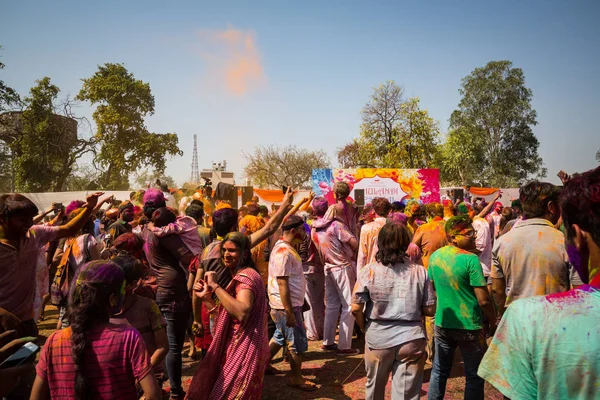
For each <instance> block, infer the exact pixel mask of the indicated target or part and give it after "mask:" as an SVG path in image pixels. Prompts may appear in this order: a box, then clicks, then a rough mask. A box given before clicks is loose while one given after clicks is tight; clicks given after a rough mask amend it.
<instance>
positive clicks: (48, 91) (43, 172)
mask: <svg viewBox="0 0 600 400" xmlns="http://www.w3.org/2000/svg"><path fill="white" fill-rule="evenodd" d="M59 92H60V90H59V88H58V87H57V86H56V85H53V84H52V83H51V81H50V78H48V77H45V78H43V79H40V80H38V81H36V85H35V86H33V87H32V88H31V89H30V91H29V96H27V97H25V98H24V99H23V101H22V106H23V111H22V112H13V113H6V114H4V115H2V117H1V118H0V120H1V121H2V122H3V130H2V132H3V135H2V138H3V140H4V142H5V143H6V146H4V147H5V149H7V150H8V151H5V153H6V154H10V160H8V159H7V158H6V157H2V158H3V159H5V162H9V163H10V170H11V171H12V174H11V180H12V187H13V188H14V189H16V190H18V191H21V192H47V191H61V190H62V189H63V187H64V183H65V180H66V179H67V177H68V176H69V175H70V174H71V172H72V170H73V167H74V166H75V163H76V161H77V159H78V158H79V157H81V156H82V155H83V154H84V153H86V152H89V151H92V150H93V144H94V143H93V141H91V140H85V139H82V138H80V137H79V136H78V134H77V129H78V121H77V120H76V119H74V118H72V113H71V111H70V110H71V103H70V101H69V100H68V99H67V100H65V101H64V102H61V103H59V102H58V101H57V98H58V94H59ZM59 113H61V114H64V115H61V114H59Z"/></svg>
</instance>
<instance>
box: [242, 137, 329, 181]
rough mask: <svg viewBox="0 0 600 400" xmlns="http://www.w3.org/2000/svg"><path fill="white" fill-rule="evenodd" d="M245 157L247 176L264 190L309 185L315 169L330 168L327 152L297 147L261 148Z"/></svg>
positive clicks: (273, 146)
mask: <svg viewBox="0 0 600 400" xmlns="http://www.w3.org/2000/svg"><path fill="white" fill-rule="evenodd" d="M244 157H245V158H246V166H245V167H244V172H245V174H246V177H247V178H248V179H250V180H251V181H252V184H253V185H254V186H259V187H264V188H281V187H282V186H289V187H302V186H308V185H309V182H310V180H311V178H312V170H313V168H329V159H328V157H327V154H325V152H324V151H322V150H319V151H309V150H306V149H302V148H298V147H297V146H285V147H280V146H276V145H271V146H259V147H257V148H255V149H254V152H253V153H251V154H244Z"/></svg>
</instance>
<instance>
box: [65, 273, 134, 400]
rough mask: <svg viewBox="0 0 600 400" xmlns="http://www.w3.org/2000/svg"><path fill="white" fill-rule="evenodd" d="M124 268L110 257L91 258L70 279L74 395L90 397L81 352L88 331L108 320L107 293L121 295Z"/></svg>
mask: <svg viewBox="0 0 600 400" xmlns="http://www.w3.org/2000/svg"><path fill="white" fill-rule="evenodd" d="M123 282H124V277H123V271H121V268H120V267H119V266H118V265H117V264H115V263H113V262H111V261H92V262H89V263H87V264H85V265H84V266H83V267H81V268H80V269H79V271H78V273H77V275H76V276H75V278H74V280H73V285H72V287H71V294H70V299H69V321H70V323H71V330H72V332H73V335H72V337H71V341H72V344H73V362H74V363H75V396H76V398H77V399H79V400H84V399H91V398H92V397H94V393H92V392H91V390H90V387H89V385H88V381H87V379H86V377H85V375H84V374H83V371H82V368H81V365H82V364H83V358H84V353H85V351H86V349H87V348H88V345H89V342H88V333H89V331H90V330H91V329H92V327H94V326H95V325H97V324H102V323H108V320H109V317H110V306H111V305H110V296H111V295H112V294H115V295H117V296H119V295H120V293H121V290H122V288H123Z"/></svg>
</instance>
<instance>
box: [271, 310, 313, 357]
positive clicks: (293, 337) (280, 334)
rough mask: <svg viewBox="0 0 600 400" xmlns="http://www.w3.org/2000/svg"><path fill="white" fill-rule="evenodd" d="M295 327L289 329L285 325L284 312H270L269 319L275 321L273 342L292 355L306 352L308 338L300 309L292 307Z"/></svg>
mask: <svg viewBox="0 0 600 400" xmlns="http://www.w3.org/2000/svg"><path fill="white" fill-rule="evenodd" d="M294 316H295V317H296V326H295V327H293V328H290V327H289V326H287V325H286V323H287V319H286V316H285V311H284V310H274V309H272V310H271V318H273V321H275V333H274V334H273V341H274V342H275V343H277V344H278V345H279V346H282V347H283V346H285V344H286V343H287V346H288V349H289V350H290V351H291V352H292V353H294V354H303V353H306V351H307V350H308V338H307V337H306V329H305V328H304V320H303V319H302V307H294Z"/></svg>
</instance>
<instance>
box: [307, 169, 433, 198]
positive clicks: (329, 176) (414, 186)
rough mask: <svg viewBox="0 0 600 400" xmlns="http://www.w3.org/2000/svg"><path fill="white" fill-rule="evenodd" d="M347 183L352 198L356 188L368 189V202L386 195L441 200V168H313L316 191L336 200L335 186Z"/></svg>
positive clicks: (386, 196)
mask: <svg viewBox="0 0 600 400" xmlns="http://www.w3.org/2000/svg"><path fill="white" fill-rule="evenodd" d="M342 181H343V182H346V183H347V184H348V185H349V186H350V197H351V198H352V199H354V189H363V190H364V191H365V204H367V203H370V202H371V200H373V199H374V198H375V197H385V198H387V199H388V200H389V201H390V202H394V201H402V200H408V199H413V198H414V199H420V200H421V201H422V202H423V203H431V202H434V201H437V202H439V201H440V171H439V170H437V169H395V168H362V169H313V191H314V192H315V194H316V195H317V196H323V197H325V198H326V199H327V200H328V201H329V203H330V204H332V203H334V202H335V199H334V195H333V185H335V183H336V182H342Z"/></svg>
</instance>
